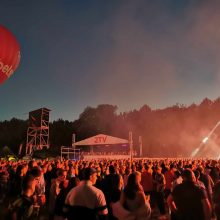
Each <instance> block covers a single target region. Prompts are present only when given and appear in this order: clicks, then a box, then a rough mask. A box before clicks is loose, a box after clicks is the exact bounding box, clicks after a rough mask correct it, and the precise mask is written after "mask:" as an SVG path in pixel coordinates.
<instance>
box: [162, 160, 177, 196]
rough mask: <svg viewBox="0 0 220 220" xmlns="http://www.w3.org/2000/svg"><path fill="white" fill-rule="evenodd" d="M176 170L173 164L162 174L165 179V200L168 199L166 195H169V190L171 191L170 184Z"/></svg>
mask: <svg viewBox="0 0 220 220" xmlns="http://www.w3.org/2000/svg"><path fill="white" fill-rule="evenodd" d="M175 170H176V168H175V166H174V164H172V163H171V164H170V166H169V167H168V169H167V171H166V172H165V173H164V177H165V181H166V184H165V189H164V195H165V198H167V197H168V195H169V194H170V193H171V189H172V182H173V181H174V179H175V177H174V172H175Z"/></svg>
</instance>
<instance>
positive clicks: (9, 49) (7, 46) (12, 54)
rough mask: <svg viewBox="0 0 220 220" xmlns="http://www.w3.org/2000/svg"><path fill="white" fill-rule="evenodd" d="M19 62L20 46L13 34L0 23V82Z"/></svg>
mask: <svg viewBox="0 0 220 220" xmlns="http://www.w3.org/2000/svg"><path fill="white" fill-rule="evenodd" d="M19 62H20V46H19V44H18V42H17V40H16V38H15V37H14V35H13V34H12V33H11V32H10V31H9V30H8V29H7V28H5V27H4V26H2V25H0V84H2V83H3V82H4V81H5V80H7V79H8V78H9V77H10V76H11V75H12V74H13V73H14V71H15V70H16V69H17V67H18V65H19Z"/></svg>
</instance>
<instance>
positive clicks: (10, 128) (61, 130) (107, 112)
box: [0, 98, 220, 157]
mask: <svg viewBox="0 0 220 220" xmlns="http://www.w3.org/2000/svg"><path fill="white" fill-rule="evenodd" d="M218 121H220V98H217V99H216V100H214V101H212V100H210V99H208V98H205V99H204V100H203V101H202V102H201V103H200V104H198V105H196V104H192V105H190V106H185V105H182V104H178V103H177V104H175V105H173V106H171V107H167V108H164V109H155V110H153V109H151V108H150V107H149V106H148V105H143V106H142V107H141V108H140V109H139V110H132V111H128V112H120V113H119V112H118V107H117V106H115V105H109V104H102V105H98V106H97V107H86V108H85V109H84V111H83V112H82V113H81V114H80V116H79V118H78V119H77V120H74V121H68V120H64V119H58V120H55V121H53V122H51V123H50V149H51V151H53V152H56V153H57V154H58V153H59V152H60V146H71V142H72V134H73V133H75V134H76V141H79V140H82V139H84V138H88V137H91V136H93V135H96V134H100V133H103V134H107V135H111V136H116V137H119V138H124V139H128V133H129V131H132V133H133V139H134V148H136V150H137V151H138V149H139V146H138V137H139V136H141V137H142V140H143V154H144V156H149V157H188V156H190V155H191V153H192V152H193V150H195V149H196V148H197V147H198V146H199V145H200V144H201V142H202V139H203V138H204V137H205V136H207V135H208V134H209V132H210V131H211V129H212V128H213V127H214V126H215V125H216V123H217V122H218ZM27 128H28V120H21V119H17V118H12V119H11V120H5V121H0V147H3V146H8V147H10V149H12V151H13V152H14V153H17V152H18V148H19V145H20V144H21V143H23V144H24V145H25V143H26V136H27ZM219 129H220V128H217V129H216V130H215V132H214V133H213V134H212V135H211V136H210V139H209V141H208V143H207V144H206V146H204V149H203V153H204V155H205V156H216V154H218V150H219V155H220V147H218V146H219V144H220V130H219ZM202 156H203V155H202Z"/></svg>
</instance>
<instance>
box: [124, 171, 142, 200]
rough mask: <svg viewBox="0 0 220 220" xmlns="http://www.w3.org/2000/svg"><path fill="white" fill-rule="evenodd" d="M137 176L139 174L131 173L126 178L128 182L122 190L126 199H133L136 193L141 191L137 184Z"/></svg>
mask: <svg viewBox="0 0 220 220" xmlns="http://www.w3.org/2000/svg"><path fill="white" fill-rule="evenodd" d="M138 175H140V174H139V172H133V173H131V174H130V175H129V176H128V182H127V185H126V186H125V189H124V193H125V196H126V198H128V199H131V200H133V199H135V196H136V192H138V191H142V190H143V189H142V187H141V185H140V183H139V182H138Z"/></svg>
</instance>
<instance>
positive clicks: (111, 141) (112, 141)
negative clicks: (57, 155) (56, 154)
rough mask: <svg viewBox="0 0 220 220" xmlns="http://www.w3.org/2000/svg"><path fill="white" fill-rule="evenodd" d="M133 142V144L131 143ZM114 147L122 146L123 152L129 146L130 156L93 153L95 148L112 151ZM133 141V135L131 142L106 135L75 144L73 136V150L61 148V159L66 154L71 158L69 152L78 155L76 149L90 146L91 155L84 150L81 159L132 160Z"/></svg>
mask: <svg viewBox="0 0 220 220" xmlns="http://www.w3.org/2000/svg"><path fill="white" fill-rule="evenodd" d="M131 142H132V143H131ZM112 145H121V146H122V148H121V150H123V148H124V146H125V145H126V146H128V147H129V153H128V154H117V155H114V154H108V153H104V154H102V153H101V152H97V153H95V152H94V151H93V148H94V147H95V146H98V147H101V146H104V148H105V149H112V147H111V146H112ZM132 145H133V141H132V133H131V132H130V133H129V141H128V140H126V139H121V138H117V137H112V136H109V135H105V134H98V135H95V136H93V137H90V138H87V139H85V140H81V141H78V142H75V134H73V137H72V149H71V150H68V149H66V148H65V147H61V158H62V156H64V154H67V158H69V155H68V154H69V152H71V154H74V152H75V153H76V154H77V152H76V151H77V150H78V149H76V147H80V146H81V147H84V146H90V152H89V153H85V152H83V151H82V150H81V151H80V154H81V158H83V159H84V160H93V159H128V158H132V155H131V152H132V151H131V150H132V148H133V146H132Z"/></svg>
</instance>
